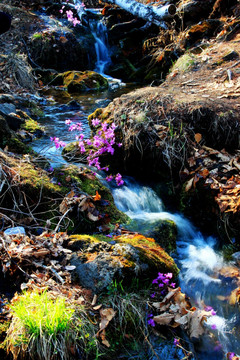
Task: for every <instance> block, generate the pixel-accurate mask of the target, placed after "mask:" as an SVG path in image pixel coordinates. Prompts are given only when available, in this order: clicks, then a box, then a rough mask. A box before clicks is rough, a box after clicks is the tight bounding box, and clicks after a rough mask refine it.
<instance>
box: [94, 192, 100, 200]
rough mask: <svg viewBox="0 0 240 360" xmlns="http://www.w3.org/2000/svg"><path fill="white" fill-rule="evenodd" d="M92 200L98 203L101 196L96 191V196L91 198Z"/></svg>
mask: <svg viewBox="0 0 240 360" xmlns="http://www.w3.org/2000/svg"><path fill="white" fill-rule="evenodd" d="M93 200H94V201H99V200H101V195H100V194H99V193H98V191H96V195H95V196H93Z"/></svg>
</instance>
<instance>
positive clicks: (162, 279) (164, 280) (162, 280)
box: [150, 273, 176, 298]
mask: <svg viewBox="0 0 240 360" xmlns="http://www.w3.org/2000/svg"><path fill="white" fill-rule="evenodd" d="M172 277H173V274H172V273H166V274H163V273H158V277H157V278H156V279H154V280H153V281H152V284H156V285H157V289H158V290H161V291H160V294H161V295H165V294H166V293H167V288H168V287H171V288H173V289H174V288H175V286H176V283H174V282H171V279H172ZM155 296H156V292H154V293H153V294H151V295H150V297H151V298H154V297H155Z"/></svg>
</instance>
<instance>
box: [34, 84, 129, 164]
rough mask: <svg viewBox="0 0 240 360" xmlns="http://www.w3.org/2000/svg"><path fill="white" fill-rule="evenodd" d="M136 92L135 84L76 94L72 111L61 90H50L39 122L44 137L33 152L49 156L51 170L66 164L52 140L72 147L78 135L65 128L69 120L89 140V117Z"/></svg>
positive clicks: (36, 143)
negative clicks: (76, 124) (119, 98)
mask: <svg viewBox="0 0 240 360" xmlns="http://www.w3.org/2000/svg"><path fill="white" fill-rule="evenodd" d="M133 88H136V85H134V84H128V85H127V86H124V87H117V88H109V89H108V90H105V91H102V92H94V93H83V94H75V95H74V96H73V99H74V100H75V101H76V102H77V104H78V107H77V108H75V109H71V108H70V107H69V106H68V102H69V101H70V99H67V98H64V96H63V92H62V90H51V91H48V92H47V93H45V94H44V95H45V102H44V103H43V105H42V108H43V110H44V117H42V118H41V119H39V120H38V122H39V123H40V124H41V125H42V126H43V127H44V128H45V136H43V137H42V138H40V139H35V140H34V141H33V143H32V144H31V146H32V148H33V149H34V150H35V151H36V152H38V153H39V154H41V155H43V156H46V157H47V158H48V159H49V161H50V163H51V165H52V166H58V165H61V164H63V163H65V161H64V159H63V158H62V156H61V151H60V150H59V149H58V150H56V148H55V146H54V144H53V143H52V142H51V141H50V137H54V136H55V137H58V138H59V139H60V140H62V141H64V142H66V143H69V142H72V141H74V140H75V136H76V135H77V134H76V133H75V132H70V131H68V127H67V126H66V124H65V121H66V120H67V119H70V120H71V121H72V122H73V123H76V122H79V121H80V122H81V123H82V127H83V133H84V135H85V138H86V139H87V138H88V137H89V136H90V128H89V124H88V115H90V114H91V113H93V112H94V111H95V110H96V109H97V108H100V107H105V106H107V105H108V104H109V103H110V102H111V101H112V100H113V99H114V98H115V97H117V96H120V95H122V94H123V93H127V92H128V91H131V90H132V89H133Z"/></svg>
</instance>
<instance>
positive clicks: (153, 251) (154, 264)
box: [115, 234, 179, 276]
mask: <svg viewBox="0 0 240 360" xmlns="http://www.w3.org/2000/svg"><path fill="white" fill-rule="evenodd" d="M115 240H116V241H117V242H119V243H127V244H130V245H133V246H134V247H136V248H137V249H138V250H139V251H140V257H141V260H142V261H144V262H146V263H147V264H148V265H149V267H150V268H155V269H156V268H158V269H159V270H160V271H161V272H172V273H173V275H174V276H177V274H178V273H179V269H178V267H177V265H176V264H175V262H174V260H173V258H172V257H171V256H169V255H168V254H167V253H166V252H165V251H164V250H163V249H162V248H161V246H159V245H158V244H157V243H156V242H155V240H154V239H152V238H147V237H145V236H143V235H140V234H136V235H123V236H117V237H116V238H115Z"/></svg>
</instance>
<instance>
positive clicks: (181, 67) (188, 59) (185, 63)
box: [171, 53, 195, 72]
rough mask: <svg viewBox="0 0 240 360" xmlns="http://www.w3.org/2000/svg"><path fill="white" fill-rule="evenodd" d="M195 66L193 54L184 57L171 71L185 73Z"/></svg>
mask: <svg viewBox="0 0 240 360" xmlns="http://www.w3.org/2000/svg"><path fill="white" fill-rule="evenodd" d="M194 64H195V57H194V55H192V54H188V53H187V54H184V55H182V56H181V57H180V58H179V59H178V60H177V61H176V62H175V63H174V65H173V67H172V68H171V71H176V70H178V71H181V72H185V71H188V70H189V69H190V68H192V67H193V66H194Z"/></svg>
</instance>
